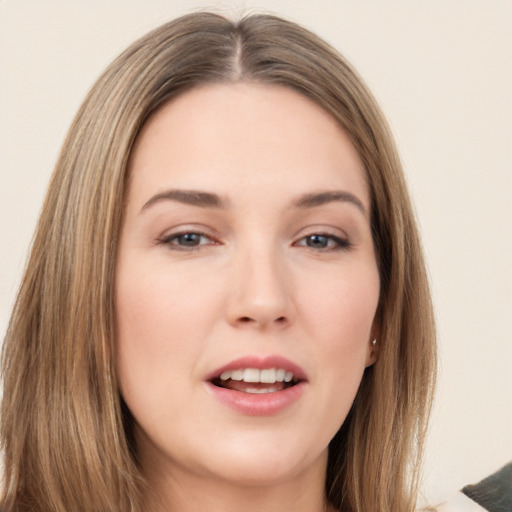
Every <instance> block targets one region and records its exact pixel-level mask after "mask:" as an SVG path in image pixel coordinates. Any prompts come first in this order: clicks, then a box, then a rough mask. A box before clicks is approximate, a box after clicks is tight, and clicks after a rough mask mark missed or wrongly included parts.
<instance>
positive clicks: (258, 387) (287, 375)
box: [210, 368, 302, 394]
mask: <svg viewBox="0 0 512 512" xmlns="http://www.w3.org/2000/svg"><path fill="white" fill-rule="evenodd" d="M301 380H302V379H300V378H297V377H296V376H295V375H294V372H293V371H291V370H288V369H285V368H263V369H259V368H237V369H233V370H225V371H223V372H222V373H221V374H220V375H218V376H217V377H214V378H213V379H211V380H210V382H211V383H212V384H213V385H214V386H217V387H219V388H223V389H229V390H232V391H238V392H241V393H250V394H263V393H277V392H279V391H284V390H286V389H289V388H291V387H293V386H296V385H297V384H299V382H301Z"/></svg>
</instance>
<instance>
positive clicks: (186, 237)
mask: <svg viewBox="0 0 512 512" xmlns="http://www.w3.org/2000/svg"><path fill="white" fill-rule="evenodd" d="M159 243H160V244H162V245H167V246H168V247H170V248H171V249H175V250H179V251H183V250H185V251H186V250H190V249H192V250H193V249H197V248H198V247H200V246H201V245H213V244H215V243H216V242H214V241H213V240H212V239H211V238H210V237H209V236H207V235H205V234H204V233H196V232H193V231H190V232H189V231H187V232H183V233H173V234H171V235H167V236H164V237H163V238H162V239H160V240H159Z"/></svg>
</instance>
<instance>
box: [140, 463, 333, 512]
mask: <svg viewBox="0 0 512 512" xmlns="http://www.w3.org/2000/svg"><path fill="white" fill-rule="evenodd" d="M326 460H327V457H326V454H323V455H322V456H321V458H320V459H319V460H318V461H315V463H314V464H312V465H311V466H309V467H308V469H306V470H305V471H303V472H302V473H301V474H298V475H293V476H291V477H290V478H287V479H283V480H282V481H278V482H275V481H270V480H269V481H266V482H244V481H237V482H233V481H227V480H224V479H222V478H216V477H214V476H211V475H197V474H194V473H192V472H188V471H186V470H183V469H181V470H179V471H176V468H174V470H173V471H172V472H168V473H165V472H161V471H158V472H156V471H154V472H151V473H149V472H146V478H147V481H148V486H147V492H146V496H145V499H144V501H143V502H144V503H147V504H149V507H148V508H147V510H151V512H199V511H204V510H208V511H209V512H240V511H241V510H243V511H244V512H261V511H262V510H264V511H265V512H282V511H283V510H293V511H294V512H328V511H330V512H332V509H331V508H330V507H328V506H327V505H326V501H325V492H324V484H325V470H326Z"/></svg>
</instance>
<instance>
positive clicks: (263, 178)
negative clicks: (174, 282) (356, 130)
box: [130, 83, 369, 206]
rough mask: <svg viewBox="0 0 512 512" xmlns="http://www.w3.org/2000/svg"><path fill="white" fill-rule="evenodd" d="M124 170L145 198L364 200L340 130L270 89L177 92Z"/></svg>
mask: <svg viewBox="0 0 512 512" xmlns="http://www.w3.org/2000/svg"><path fill="white" fill-rule="evenodd" d="M130 172H131V173H132V185H133V188H134V189H138V190H142V189H144V190H145V192H146V193H154V192H155V191H158V190H159V189H163V188H166V187H171V186H172V187H185V188H190V189H208V190H211V191H213V192H219V193H220V194H229V193H230V191H231V190H233V191H235V189H240V188H244V189H246V190H251V191H253V192H254V191H257V190H261V191H262V193H264V194H268V193H269V190H276V189H280V188H282V189H283V190H282V192H283V193H284V192H285V191H286V193H287V194H288V193H291V194H293V193H296V194H300V193H304V192H305V191H308V190H309V191H310V190H312V189H322V190H329V189H333V190H334V189H339V188H340V187H341V188H343V189H348V190H350V191H351V192H353V193H356V194H357V195H358V196H359V197H360V198H361V200H362V201H363V203H364V204H365V206H368V200H369V199H368V187H367V184H366V173H365V170H364V167H363V164H362V162H361V159H360V158H359V155H358V154H357V151H356V150H355V148H354V146H353V145H352V143H351V142H350V139H349V138H348V136H347V135H346V133H345V132H344V131H343V129H342V128H341V127H340V126H339V125H338V123H337V122H336V121H335V120H334V118H333V117H332V116H331V115H329V114H328V113H327V112H326V111H324V110H323V109H322V108H321V107H320V106H318V105H317V104H315V103H314V102H312V101H311V100H309V99H307V98H306V97H304V96H303V95H301V94H299V93H297V92H296V91H294V90H292V89H290V88H287V87H282V86H275V85H261V84H254V83H237V84H215V85H205V86H201V87H198V88H195V89H192V90H191V91H188V92H186V93H184V94H182V95H181V96H179V97H178V98H176V99H174V100H172V101H171V102H170V103H168V104H166V105H164V106H163V107H162V108H161V109H159V110H158V111H157V112H156V113H155V114H154V115H153V116H152V117H151V118H150V119H149V120H148V122H147V123H146V124H145V125H144V127H143V129H142V130H141V132H140V134H139V136H138V138H137V140H136V144H135V146H134V149H133V151H132V155H131V158H130ZM238 191H239V190H238Z"/></svg>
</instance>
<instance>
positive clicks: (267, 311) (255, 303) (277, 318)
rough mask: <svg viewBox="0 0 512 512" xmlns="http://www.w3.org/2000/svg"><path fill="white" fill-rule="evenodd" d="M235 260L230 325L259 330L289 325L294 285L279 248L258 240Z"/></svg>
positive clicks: (243, 249) (241, 249) (266, 240)
mask: <svg viewBox="0 0 512 512" xmlns="http://www.w3.org/2000/svg"><path fill="white" fill-rule="evenodd" d="M234 258H235V261H234V262H233V263H234V269H233V278H234V283H233V287H232V289H233V294H232V297H231V307H230V313H229V315H230V321H231V322H235V323H237V324H241V323H243V324H252V325H257V326H259V327H266V326H269V325H270V324H279V325H283V324H286V323H288V322H289V321H290V320H291V317H292V310H293V308H292V300H291V294H290V287H291V281H290V279H289V273H288V271H287V265H286V262H285V261H284V260H285V256H284V255H283V254H282V252H281V251H280V249H279V247H278V246H277V244H276V243H272V242H271V241H269V240H268V238H267V239H263V240H262V238H261V237H257V236H255V237H253V238H252V239H251V240H250V241H246V242H245V243H244V244H243V245H242V246H241V247H240V248H239V250H237V251H236V255H235V256H234Z"/></svg>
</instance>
